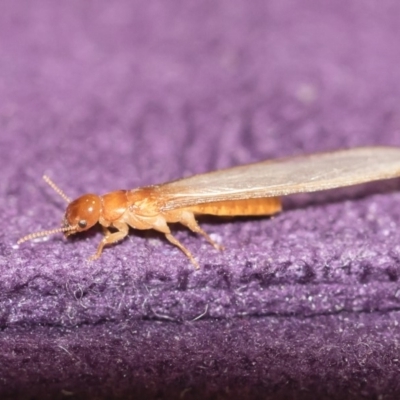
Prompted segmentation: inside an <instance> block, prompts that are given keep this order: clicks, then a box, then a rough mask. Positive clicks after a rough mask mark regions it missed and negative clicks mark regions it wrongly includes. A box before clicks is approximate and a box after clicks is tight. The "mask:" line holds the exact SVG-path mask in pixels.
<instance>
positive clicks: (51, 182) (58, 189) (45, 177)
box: [43, 175, 71, 203]
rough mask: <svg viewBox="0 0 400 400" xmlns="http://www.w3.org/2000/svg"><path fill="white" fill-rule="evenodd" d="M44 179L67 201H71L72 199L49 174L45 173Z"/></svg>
mask: <svg viewBox="0 0 400 400" xmlns="http://www.w3.org/2000/svg"><path fill="white" fill-rule="evenodd" d="M43 179H44V181H45V182H46V183H47V184H48V185H49V186H50V187H51V188H52V189H53V190H54V191H55V192H56V193H58V194H59V195H60V196H61V197H62V198H63V199H64V200H65V201H66V202H67V203H71V199H70V198H69V197H68V196H67V195H66V194H65V193H64V192H63V191H62V190H61V189H60V188H59V187H58V186H57V185H56V184H55V183H54V182H53V181H52V180H51V179H50V178H49V177H48V176H47V175H43Z"/></svg>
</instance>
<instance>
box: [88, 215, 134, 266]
mask: <svg viewBox="0 0 400 400" xmlns="http://www.w3.org/2000/svg"><path fill="white" fill-rule="evenodd" d="M113 227H114V228H115V229H117V230H118V231H117V232H113V233H112V232H110V231H109V230H108V229H107V228H103V232H104V234H105V237H104V238H103V240H102V241H101V242H100V244H99V247H98V248H97V251H96V253H95V254H93V255H92V256H91V257H89V261H93V260H96V259H97V258H99V257H100V255H101V253H102V251H103V247H104V246H106V245H108V244H111V243H115V242H118V240H122V239H123V238H124V237H125V236H126V235H127V234H128V231H129V227H128V225H127V224H126V223H125V222H114V224H113Z"/></svg>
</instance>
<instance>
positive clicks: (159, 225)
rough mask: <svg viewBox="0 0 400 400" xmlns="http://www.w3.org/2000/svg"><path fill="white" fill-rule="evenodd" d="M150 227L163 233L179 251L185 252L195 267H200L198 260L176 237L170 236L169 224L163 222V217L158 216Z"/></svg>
mask: <svg viewBox="0 0 400 400" xmlns="http://www.w3.org/2000/svg"><path fill="white" fill-rule="evenodd" d="M152 228H153V229H155V230H156V231H159V232H162V233H164V234H165V237H166V238H167V240H169V242H171V243H172V244H174V245H175V246H177V247H179V248H180V249H181V251H183V253H185V255H186V257H187V258H188V259H189V260H190V261H191V263H192V264H193V265H194V266H195V268H196V269H199V268H200V266H199V264H198V262H197V261H196V260H195V259H194V257H193V255H192V253H191V252H190V251H189V250H188V249H187V248H186V247H185V246H184V245H183V244H182V243H181V242H180V241H179V240H178V239H176V238H175V237H174V236H172V234H171V230H170V229H169V226H168V225H167V223H166V222H165V219H164V218H158V219H157V221H156V222H155V223H154V225H153V226H152Z"/></svg>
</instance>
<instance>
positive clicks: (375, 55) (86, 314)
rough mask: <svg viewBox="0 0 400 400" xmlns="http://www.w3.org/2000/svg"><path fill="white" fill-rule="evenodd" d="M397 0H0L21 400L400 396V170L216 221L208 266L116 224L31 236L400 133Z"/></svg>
mask: <svg viewBox="0 0 400 400" xmlns="http://www.w3.org/2000/svg"><path fill="white" fill-rule="evenodd" d="M399 15H400V5H399V3H398V1H396V0H392V1H382V2H379V3H378V2H375V1H367V0H365V1H362V2H361V1H356V0H352V1H347V0H346V1H344V0H336V1H331V2H321V1H319V0H308V1H304V2H297V1H287V0H273V1H268V2H266V1H261V0H253V1H251V2H249V1H246V0H225V1H220V2H215V1H211V0H209V1H206V0H204V1H203V0H200V1H191V0H189V1H179V0H174V1H168V2H164V1H154V2H149V1H144V0H143V1H128V0H125V1H119V2H109V1H97V2H94V1H85V2H83V1H78V0H73V1H58V2H54V1H51V0H47V1H38V2H31V1H28V0H25V1H19V2H16V1H12V0H6V1H2V2H1V4H0V159H1V172H0V213H1V217H2V218H1V221H0V394H1V396H2V398H8V397H13V398H33V396H37V398H41V399H44V398H74V399H75V398H76V399H77V398H90V397H93V398H124V399H127V398H135V399H137V398H158V399H164V398H165V399H169V398H171V399H172V398H178V397H179V396H180V398H183V399H197V398H198V399H200V398H202V399H205V398H207V399H208V398H210V399H214V398H215V399H216V398H218V399H224V398H233V397H236V398H243V399H250V398H282V399H292V398H293V399H308V398H320V399H323V398H332V399H340V398H345V397H346V398H377V397H378V396H381V398H384V399H392V398H393V399H395V398H398V396H399V395H400V382H399V378H398V377H399V373H400V351H399V341H400V324H399V323H400V313H399V306H400V287H399V283H398V278H399V274H400V229H399V225H400V207H399V201H400V194H399V193H398V190H397V188H398V186H399V182H398V181H391V182H382V183H376V184H370V185H366V186H363V187H357V188H352V189H346V190H344V189H343V190H339V191H330V192H325V193H318V194H314V195H300V196H296V197H292V198H289V199H285V206H286V212H283V213H282V214H280V215H278V216H276V217H275V218H273V219H269V218H253V219H251V218H249V219H236V220H235V219H234V220H214V219H213V220H209V219H205V220H203V221H202V222H201V225H202V227H203V228H204V229H205V230H206V231H207V232H208V233H210V234H212V235H213V237H214V238H215V239H216V240H219V241H221V243H223V244H224V245H225V247H226V250H225V251H224V252H222V253H219V252H217V251H215V250H214V249H213V248H212V247H211V246H209V245H208V244H207V243H205V241H204V239H203V238H200V237H197V236H195V235H193V234H191V233H189V232H188V231H187V230H186V229H183V228H180V227H175V228H174V229H173V231H174V233H175V234H176V236H177V238H178V239H179V240H181V241H182V243H184V244H185V246H187V247H188V248H189V249H190V250H191V251H193V253H194V255H195V256H196V257H197V258H198V260H199V263H200V265H201V270H199V271H195V270H194V269H193V266H192V265H191V264H190V263H189V261H188V260H187V259H186V258H185V256H184V255H183V254H182V253H181V252H180V251H179V250H177V249H176V248H174V247H173V246H171V245H170V244H169V243H167V242H166V241H165V240H164V239H163V238H162V236H160V235H158V234H156V233H154V232H131V234H130V235H129V237H128V238H127V239H126V240H125V241H123V242H122V243H119V244H118V245H116V246H113V247H110V248H107V249H106V250H105V251H104V253H103V256H102V257H101V259H100V260H98V261H96V262H93V263H87V262H86V261H85V260H86V258H87V257H88V256H89V255H91V254H92V253H93V252H94V251H95V248H96V246H97V244H98V242H99V241H100V240H101V231H100V229H97V230H96V229H95V230H93V231H91V233H87V234H82V235H80V236H79V237H77V238H76V239H73V240H70V241H66V240H65V239H63V238H62V236H61V235H54V236H51V237H50V238H48V239H41V240H37V241H34V242H27V243H25V244H23V245H20V246H16V244H15V243H16V241H17V240H18V239H19V238H20V237H21V236H24V235H26V234H28V233H31V232H35V231H37V230H42V229H50V228H56V227H58V226H59V223H60V220H61V218H62V215H63V211H64V207H65V204H64V203H63V201H62V199H60V198H59V197H58V196H57V195H56V194H55V193H53V192H52V190H51V189H50V188H49V187H48V186H47V185H46V184H45V183H44V182H43V181H42V180H41V176H42V175H43V173H46V174H48V175H49V176H51V177H52V179H53V180H54V181H55V182H56V183H57V184H58V185H59V186H60V187H61V188H63V189H64V190H65V192H66V193H67V194H68V195H69V196H71V197H77V196H79V195H81V194H83V193H85V192H93V193H98V194H102V193H105V192H108V191H113V190H116V189H121V188H126V189H130V188H135V187H138V186H142V185H147V184H151V183H161V182H164V181H168V180H171V179H175V178H179V177H183V176H189V175H191V174H193V173H198V172H205V171H209V170H213V169H218V168H223V167H229V166H233V165H238V164H242V163H247V162H254V161H260V160H264V159H267V158H273V157H278V156H283V155H285V156H286V155H294V154H302V153H309V152H314V151H318V150H331V149H336V148H342V147H352V146H358V145H371V144H385V145H400V68H399V65H400V46H399V39H400V35H399V34H400V24H399Z"/></svg>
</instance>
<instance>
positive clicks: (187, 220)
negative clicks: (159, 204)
mask: <svg viewBox="0 0 400 400" xmlns="http://www.w3.org/2000/svg"><path fill="white" fill-rule="evenodd" d="M179 222H180V223H181V224H182V225H185V226H186V227H188V228H189V229H190V230H191V231H192V232H195V233H199V234H200V235H203V236H204V237H205V238H206V240H207V241H208V243H210V244H211V245H213V246H214V248H216V249H217V250H224V246H221V245H219V244H218V243H215V242H214V240H212V239H211V238H210V236H209V235H208V234H207V233H206V232H205V231H204V230H203V229H201V228H200V226H199V224H198V223H197V221H196V219H195V217H194V214H193V213H192V212H190V211H184V212H182V214H181V218H180V220H179Z"/></svg>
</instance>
